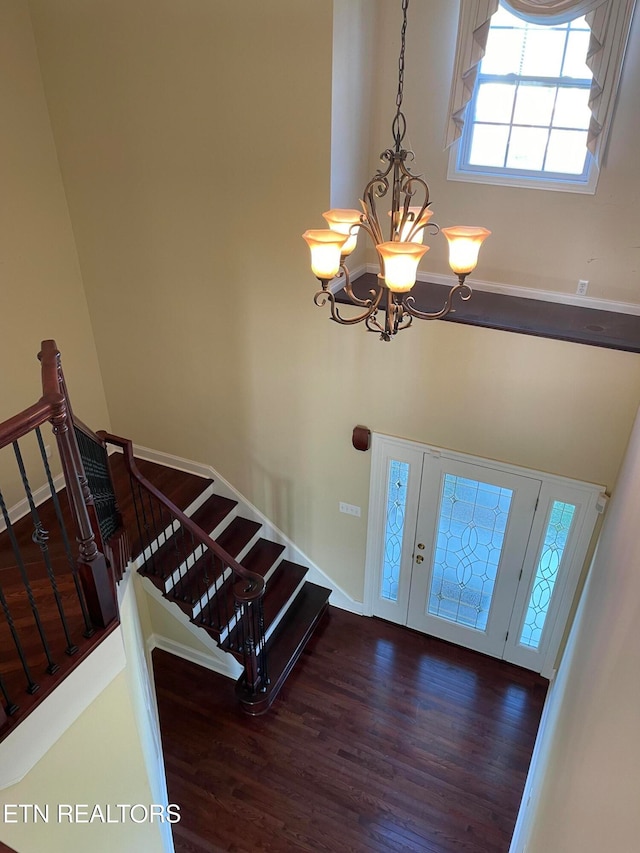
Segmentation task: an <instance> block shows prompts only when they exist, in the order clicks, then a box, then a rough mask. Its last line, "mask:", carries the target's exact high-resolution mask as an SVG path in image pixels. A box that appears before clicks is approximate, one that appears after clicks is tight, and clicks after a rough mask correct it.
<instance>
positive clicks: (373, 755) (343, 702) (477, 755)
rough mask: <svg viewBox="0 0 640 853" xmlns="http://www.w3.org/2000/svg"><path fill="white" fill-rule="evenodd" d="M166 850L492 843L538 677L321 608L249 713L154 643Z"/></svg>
mask: <svg viewBox="0 0 640 853" xmlns="http://www.w3.org/2000/svg"><path fill="white" fill-rule="evenodd" d="M154 668H155V680H156V686H157V693H158V704H159V710H160V722H161V729H162V737H163V743H164V752H165V762H166V769H167V780H168V786H169V798H170V801H171V802H174V803H178V804H179V805H180V806H181V813H182V819H181V821H180V823H178V824H175V825H174V827H173V831H174V839H175V844H176V851H178V853H218V851H233V853H256V851H271V853H280V851H281V852H282V853H285V851H286V853H289V851H291V853H293V852H294V851H314V853H315V851H325V853H347V852H348V851H353V853H383V852H384V853H390V852H391V851H413V853H462V851H464V853H506V851H508V849H509V843H510V839H511V835H512V832H513V827H514V824H515V819H516V814H517V810H518V806H519V802H520V799H521V796H522V791H523V788H524V782H525V776H526V773H527V768H528V765H529V761H530V757H531V752H532V749H533V743H534V739H535V735H536V731H537V728H538V724H539V719H540V714H541V711H542V705H543V702H544V697H545V693H546V682H544V681H542V680H541V679H539V678H538V676H535V675H533V674H532V673H528V672H526V671H525V670H522V669H520V668H518V667H515V666H512V665H510V664H506V663H503V662H501V661H496V660H493V659H491V658H488V657H484V656H482V655H479V654H477V653H475V652H469V651H466V650H463V649H459V648H457V647H455V646H452V645H449V644H447V643H444V642H441V641H439V640H435V639H433V638H429V637H426V636H423V635H421V634H417V633H414V632H412V631H408V630H406V629H403V628H399V627H397V626H395V625H391V624H389V623H386V622H383V621H381V620H378V619H368V618H364V617H358V616H354V615H352V614H349V613H345V612H343V611H340V610H337V609H335V608H330V611H329V616H328V617H326V620H325V622H324V623H323V625H322V627H321V628H320V629H319V632H318V634H317V635H316V637H315V638H314V640H313V641H312V643H311V645H310V646H309V647H308V649H307V651H305V653H304V654H303V656H302V658H301V659H300V661H299V662H298V664H297V666H296V668H295V670H294V672H293V673H292V675H291V676H290V678H289V681H288V682H287V684H286V685H285V687H284V689H283V691H282V694H281V696H280V697H279V699H278V700H277V701H276V703H275V704H274V706H273V708H272V709H271V711H270V712H269V713H268V714H267V715H265V716H264V717H258V718H251V717H247V716H246V715H245V714H243V713H242V711H241V710H240V708H239V706H238V704H237V701H236V699H235V696H234V692H233V685H232V682H230V681H229V680H227V679H225V678H223V677H222V676H218V675H216V674H214V673H211V672H209V671H207V670H204V669H202V668H200V667H198V666H196V665H194V664H191V663H187V662H185V661H183V660H180V659H178V658H176V657H173V656H172V655H169V654H167V653H165V652H161V651H157V650H156V651H155V652H154Z"/></svg>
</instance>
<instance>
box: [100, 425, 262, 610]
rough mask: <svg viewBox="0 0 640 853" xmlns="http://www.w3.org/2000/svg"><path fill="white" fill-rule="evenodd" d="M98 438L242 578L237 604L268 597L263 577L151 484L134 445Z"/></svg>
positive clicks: (235, 591)
mask: <svg viewBox="0 0 640 853" xmlns="http://www.w3.org/2000/svg"><path fill="white" fill-rule="evenodd" d="M97 436H98V438H99V439H100V440H102V441H104V442H107V443H108V444H114V445H115V446H116V447H120V448H122V451H123V454H124V461H125V465H126V467H127V470H128V471H129V473H130V474H131V475H132V477H134V479H135V480H136V481H137V482H138V483H140V485H141V486H143V488H144V489H145V490H146V491H147V492H149V493H150V494H151V495H153V497H154V498H155V499H156V500H157V501H159V502H160V503H161V504H162V505H163V506H164V507H165V508H166V509H167V510H168V512H169V513H170V514H171V515H172V516H173V517H174V518H175V519H176V520H177V521H179V522H180V524H181V525H182V526H183V527H184V528H185V529H186V530H188V531H189V533H191V534H192V536H193V537H194V539H195V540H196V541H197V542H199V543H200V544H201V545H204V546H205V547H206V548H208V549H209V550H210V551H212V552H213V553H214V554H215V555H216V557H218V558H219V559H220V560H222V562H223V563H224V564H225V565H226V566H228V567H229V568H230V569H232V571H233V572H234V573H235V575H236V576H238V577H239V578H240V580H239V581H238V582H237V583H236V584H234V587H233V594H234V597H235V599H236V601H238V602H241V603H243V602H250V601H254V600H255V599H258V598H260V597H261V596H262V595H263V594H264V588H265V581H264V578H263V577H262V575H259V574H257V573H256V572H251V571H249V570H248V569H245V567H244V566H242V565H241V564H240V563H238V562H237V560H234V558H233V557H232V556H231V554H229V553H228V552H227V551H225V549H224V548H222V547H221V546H220V545H219V544H218V543H217V542H216V541H215V539H212V538H211V537H210V536H209V535H208V534H207V533H206V532H205V531H204V530H202V529H201V528H200V527H198V525H197V524H195V522H194V521H192V519H190V518H189V516H188V515H185V513H184V512H182V510H181V509H179V508H178V507H177V506H176V505H175V504H174V503H173V502H172V501H170V500H169V498H168V497H167V496H166V495H164V494H163V493H162V492H161V491H160V490H159V489H157V488H156V487H155V486H154V485H153V483H151V482H150V481H149V480H147V478H146V477H145V476H144V474H142V473H141V471H140V469H139V468H138V466H137V464H136V460H135V457H134V455H133V443H132V442H131V441H130V440H129V439H128V438H122V437H121V436H118V435H113V434H112V433H108V432H104V431H102V430H101V431H100V432H98V434H97Z"/></svg>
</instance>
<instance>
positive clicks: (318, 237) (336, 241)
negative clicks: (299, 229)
mask: <svg viewBox="0 0 640 853" xmlns="http://www.w3.org/2000/svg"><path fill="white" fill-rule="evenodd" d="M302 239H303V240H306V243H307V245H308V246H309V249H310V250H311V269H312V270H313V274H314V275H315V276H316V278H319V279H320V280H321V281H328V280H329V279H332V278H333V277H334V276H335V275H337V273H338V270H339V269H340V255H341V253H342V247H343V246H344V244H345V242H346V240H347V238H346V236H345V235H344V234H338V233H337V232H336V231H331V230H329V229H328V228H316V229H312V230H310V231H305V232H304V234H303V235H302Z"/></svg>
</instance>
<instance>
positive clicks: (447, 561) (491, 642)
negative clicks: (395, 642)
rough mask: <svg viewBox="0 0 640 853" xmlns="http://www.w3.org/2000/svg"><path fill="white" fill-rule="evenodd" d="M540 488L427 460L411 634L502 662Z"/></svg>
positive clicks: (459, 465)
mask: <svg viewBox="0 0 640 853" xmlns="http://www.w3.org/2000/svg"><path fill="white" fill-rule="evenodd" d="M541 485H542V483H541V481H540V480H536V479H533V478H530V477H523V476H518V475H516V474H511V473H506V472H503V471H498V470H495V469H492V468H488V467H484V466H480V465H475V464H471V463H468V462H459V461H456V460H451V459H447V458H446V457H443V456H434V455H433V454H431V453H425V454H424V461H423V471H422V488H421V491H420V500H419V506H418V523H417V528H416V536H415V548H414V556H413V569H412V574H411V589H410V595H409V609H408V614H407V623H406V624H407V625H408V626H409V627H410V628H416V629H417V630H419V631H424V633H425V634H431V635H432V636H434V637H440V638H441V639H443V640H449V641H450V642H452V643H457V644H458V645H461V646H466V647H467V648H470V649H475V650H476V651H478V652H485V653H486V654H489V655H494V656H496V657H502V651H503V648H504V643H505V638H506V635H507V631H508V628H509V622H510V620H511V612H512V610H513V603H514V599H515V595H516V590H517V588H518V583H519V581H520V572H521V569H522V564H523V562H524V558H525V554H526V550H527V545H528V542H529V532H530V530H531V520H532V518H533V514H534V512H535V509H536V501H537V500H538V495H539V493H540V487H541Z"/></svg>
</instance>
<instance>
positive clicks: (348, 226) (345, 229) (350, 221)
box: [322, 207, 362, 257]
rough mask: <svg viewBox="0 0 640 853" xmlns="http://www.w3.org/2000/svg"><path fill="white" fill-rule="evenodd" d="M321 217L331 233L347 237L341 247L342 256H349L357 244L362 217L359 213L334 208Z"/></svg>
mask: <svg viewBox="0 0 640 853" xmlns="http://www.w3.org/2000/svg"><path fill="white" fill-rule="evenodd" d="M322 215H323V216H324V218H325V219H326V220H327V225H328V226H329V228H330V229H331V230H332V231H335V232H336V233H338V234H345V235H346V236H347V238H348V239H347V241H346V243H345V244H344V246H343V247H342V256H343V257H346V256H347V255H350V254H351V252H353V250H354V249H355V247H356V243H357V242H358V230H359V227H360V219H361V217H362V214H361V213H360V211H359V210H349V209H344V208H338V207H336V208H333V209H332V210H327V212H326V213H323V214H322Z"/></svg>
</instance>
